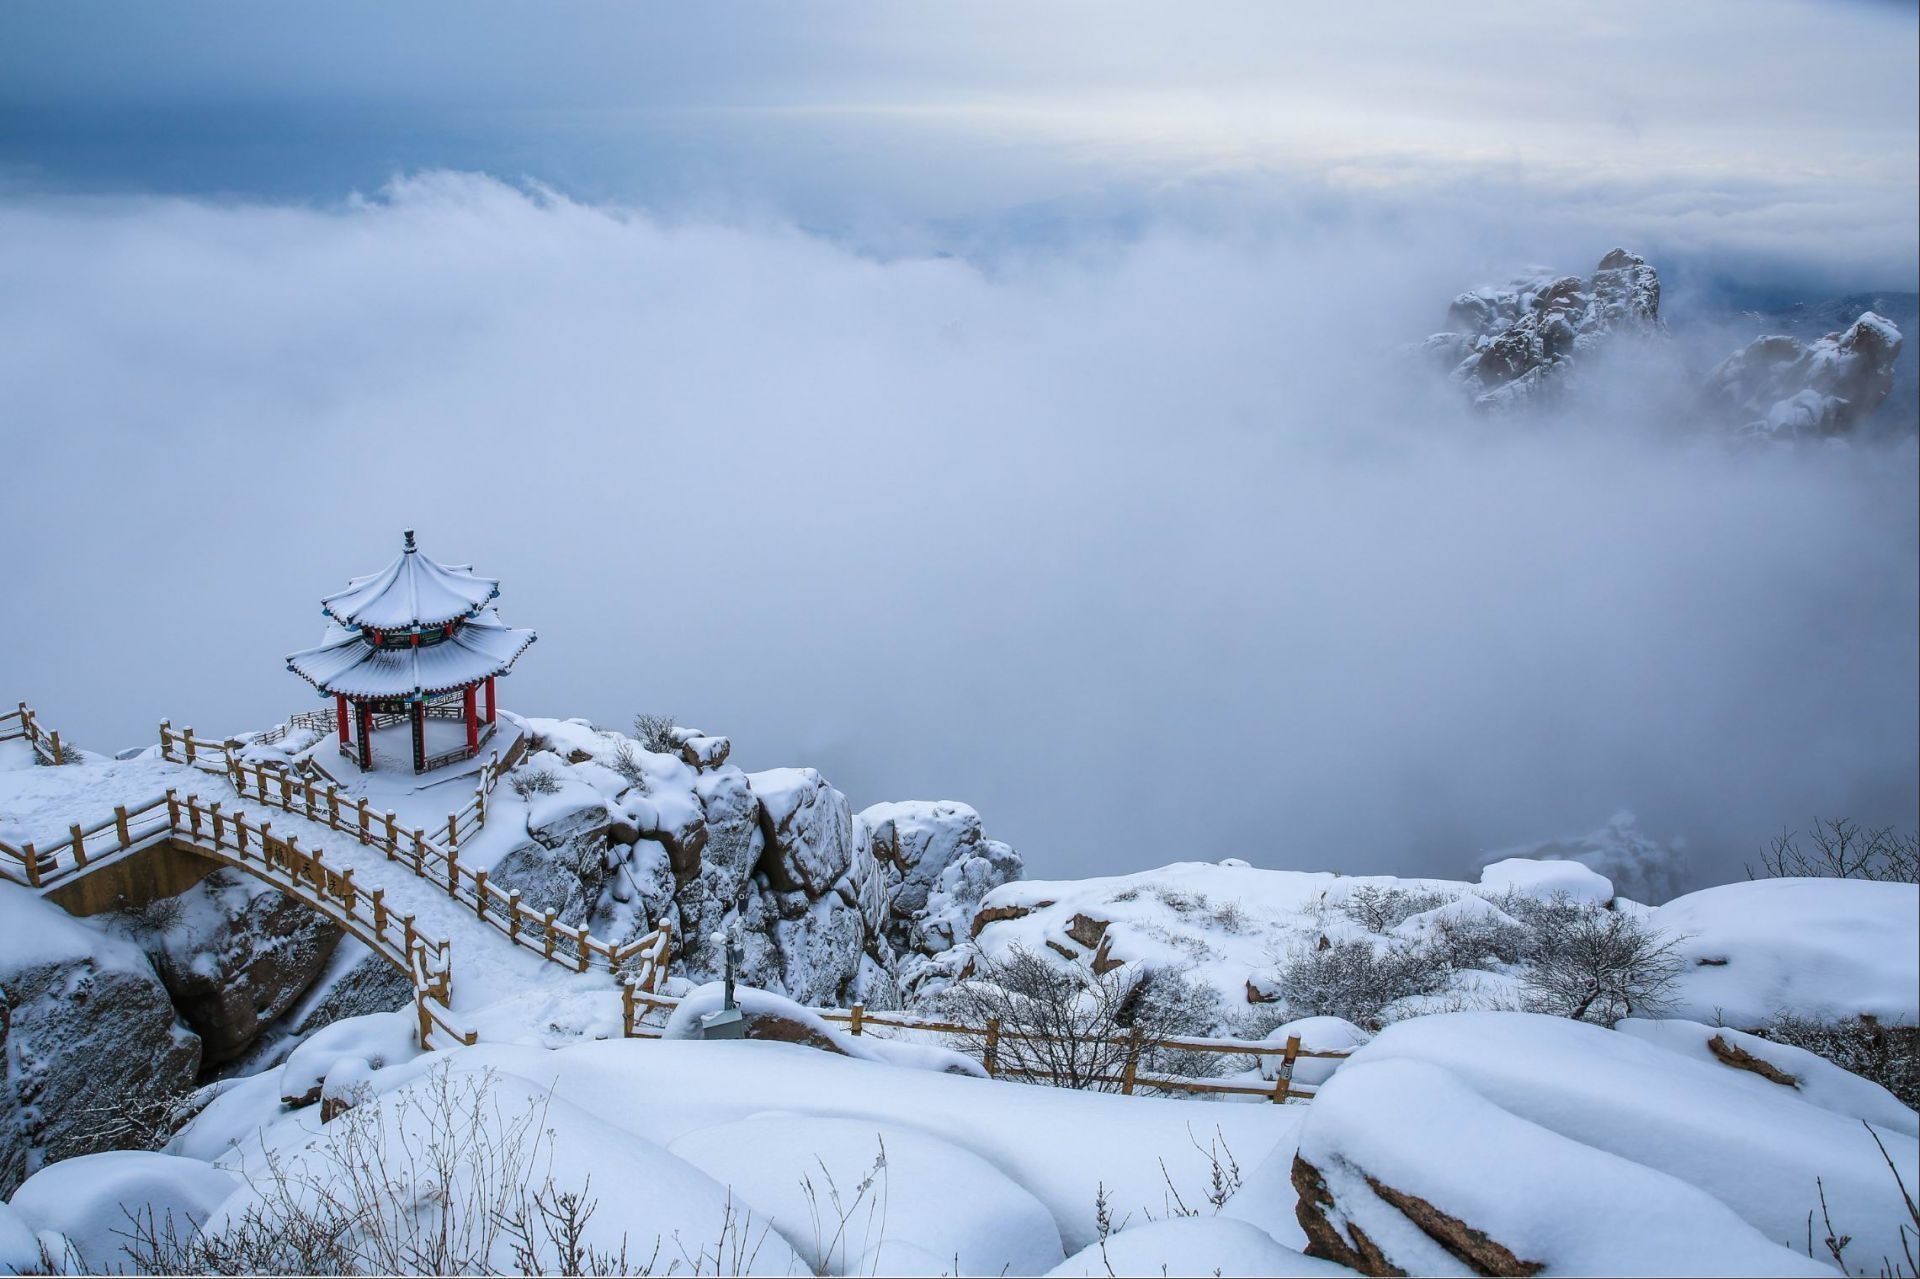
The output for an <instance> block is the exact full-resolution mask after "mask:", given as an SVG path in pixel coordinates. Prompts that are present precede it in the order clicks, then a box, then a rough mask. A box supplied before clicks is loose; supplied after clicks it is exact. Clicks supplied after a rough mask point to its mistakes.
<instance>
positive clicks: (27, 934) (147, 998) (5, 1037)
mask: <svg viewBox="0 0 1920 1279" xmlns="http://www.w3.org/2000/svg"><path fill="white" fill-rule="evenodd" d="M0 1060H3V1061H4V1063H5V1086H4V1089H3V1090H0V1194H11V1193H12V1192H13V1189H14V1187H16V1186H17V1185H19V1183H20V1181H21V1179H22V1178H23V1177H25V1176H26V1175H27V1174H29V1173H31V1172H33V1171H34V1170H36V1169H37V1168H39V1167H40V1166H41V1165H42V1164H43V1163H48V1162H51V1161H53V1160H57V1159H67V1158H70V1157H72V1156H74V1155H84V1154H91V1153H93V1152H95V1151H99V1150H105V1149H109V1148H111V1147H112V1146H114V1145H116V1144H126V1142H127V1136H126V1131H125V1125H126V1124H127V1123H129V1122H133V1123H136V1124H137V1123H139V1122H141V1121H142V1119H143V1117H144V1116H145V1115H146V1114H148V1113H149V1112H151V1111H153V1110H156V1109H159V1108H164V1107H165V1106H166V1105H167V1104H168V1103H169V1102H170V1101H171V1099H173V1098H177V1097H180V1096H184V1095H185V1094H186V1093H187V1092H188V1091H189V1090H191V1089H192V1088H193V1087H194V1084H195V1081H196V1080H197V1078H198V1076H199V1071H200V1040H199V1037H198V1036H196V1035H194V1034H193V1033H192V1032H191V1031H189V1030H187V1029H186V1028H185V1027H184V1026H182V1025H181V1024H180V1023H179V1021H178V1019H177V1018H176V1017H175V1015H174V1008H173V1002H172V1000H171V999H169V998H168V995H167V989H166V987H165V986H164V985H162V984H161V981H160V979H159V977H158V976H157V975H155V973H154V971H153V967H152V965H151V964H149V963H148V961H147V958H146V956H145V955H144V954H142V953H141V951H140V950H139V949H138V948H137V947H136V946H134V945H133V944H132V943H131V942H129V941H127V940H125V939H123V938H119V937H115V936H111V935H109V934H107V933H106V932H105V931H103V930H100V929H96V928H93V927H90V926H89V925H86V924H83V923H81V922H80V921H78V920H75V919H72V918H70V917H69V916H67V915H66V914H65V913H64V912H63V911H61V910H60V909H59V908H58V907H55V906H52V905H50V904H48V903H46V902H43V901H40V900H38V899H37V898H35V897H33V895H32V894H30V893H28V892H27V890H25V889H22V888H15V887H14V886H12V885H10V884H0Z"/></svg>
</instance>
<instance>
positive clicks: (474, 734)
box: [460, 684, 480, 755]
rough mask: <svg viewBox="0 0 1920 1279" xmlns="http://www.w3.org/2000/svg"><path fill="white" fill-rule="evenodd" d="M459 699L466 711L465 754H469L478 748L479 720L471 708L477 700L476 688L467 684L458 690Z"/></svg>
mask: <svg viewBox="0 0 1920 1279" xmlns="http://www.w3.org/2000/svg"><path fill="white" fill-rule="evenodd" d="M460 700H461V701H462V702H463V703H464V704H465V705H464V707H463V709H464V710H465V711H466V712H467V754H469V755H471V754H473V753H474V752H475V751H477V750H479V749H480V720H479V716H478V715H476V714H475V713H474V708H473V707H474V703H475V702H476V701H478V700H479V698H478V689H477V688H476V687H475V686H474V685H472V684H469V685H467V686H466V687H465V688H464V689H462V690H461V691H460Z"/></svg>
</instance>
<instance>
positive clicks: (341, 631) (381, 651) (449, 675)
mask: <svg viewBox="0 0 1920 1279" xmlns="http://www.w3.org/2000/svg"><path fill="white" fill-rule="evenodd" d="M499 594H500V582H499V580H498V579H497V578H491V577H479V576H476V575H475V574H474V572H473V566H472V565H470V564H442V563H440V562H438V561H437V560H431V559H428V558H427V557H426V556H425V555H422V554H421V553H420V548H419V547H418V546H416V545H414V540H413V530H412V529H408V530H407V531H406V546H405V548H404V549H403V550H402V551H401V552H400V555H399V557H398V558H396V559H395V560H394V561H393V562H392V563H391V564H389V565H387V566H386V567H385V568H383V569H381V570H380V571H379V572H378V573H371V574H369V575H367V576H366V577H356V578H354V579H352V580H351V581H350V582H348V583H347V588H346V589H345V590H343V591H339V592H336V593H335V594H332V595H329V596H327V597H326V598H325V599H323V600H322V601H320V610H321V612H323V613H325V614H326V616H327V630H326V634H325V635H324V636H323V637H322V638H321V641H320V644H319V646H318V647H316V648H309V649H303V650H301V651H300V652H298V653H292V654H289V655H288V657H287V669H288V670H290V671H292V672H293V673H294V674H296V675H298V676H300V677H301V678H302V679H304V680H306V681H307V682H308V683H310V684H312V685H313V686H314V687H315V688H316V689H318V690H320V693H321V695H322V696H330V697H332V698H333V699H334V719H335V722H336V724H337V726H338V728H339V733H340V753H341V754H342V755H345V756H347V757H348V758H350V759H352V760H353V761H354V762H355V763H357V764H359V766H360V767H361V768H362V769H370V768H372V767H373V760H374V753H373V740H374V734H375V732H376V731H378V730H379V729H381V728H386V727H390V726H392V725H396V724H399V723H401V722H403V721H404V722H408V723H410V724H411V725H412V730H413V771H414V772H416V773H424V772H429V771H431V770H433V769H435V768H439V767H441V766H442V765H444V764H449V763H453V762H454V761H456V760H462V759H469V758H471V757H472V756H474V755H475V754H477V753H479V750H480V748H481V747H482V746H483V745H485V744H486V742H487V741H488V740H489V739H490V738H491V737H492V736H493V731H494V722H495V716H496V712H497V704H496V702H495V700H494V680H495V679H497V678H498V677H500V676H502V675H505V674H506V673H507V672H508V671H509V670H511V669H512V667H513V663H514V661H515V659H517V658H518V657H519V656H520V654H521V653H523V652H525V651H526V649H527V646H528V645H529V644H531V643H533V641H534V639H535V636H534V633H533V632H532V631H530V630H514V629H512V628H510V627H507V626H504V625H502V624H501V621H500V617H499V614H498V613H496V612H495V611H494V607H493V601H494V599H495V598H496V597H498V595H499ZM483 688H484V689H485V692H486V707H485V711H484V715H483V713H482V711H481V708H480V705H479V702H480V692H481V690H482V689H483ZM452 719H459V720H464V721H465V724H466V740H465V743H464V745H461V746H457V747H455V748H453V749H450V750H449V749H442V750H439V751H437V752H434V753H429V750H428V740H427V739H428V733H427V725H428V721H429V720H452ZM441 744H442V745H444V744H445V743H444V742H443V743H441Z"/></svg>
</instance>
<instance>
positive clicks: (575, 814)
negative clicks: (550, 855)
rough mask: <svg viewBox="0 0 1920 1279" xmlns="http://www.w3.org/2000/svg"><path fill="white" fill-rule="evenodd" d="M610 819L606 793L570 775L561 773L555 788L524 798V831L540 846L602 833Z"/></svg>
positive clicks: (547, 846) (559, 844) (556, 846)
mask: <svg viewBox="0 0 1920 1279" xmlns="http://www.w3.org/2000/svg"><path fill="white" fill-rule="evenodd" d="M572 772H573V770H568V773H569V774H570V773H572ZM609 821H610V818H609V816H608V813H607V802H606V798H605V796H603V795H602V794H601V793H600V792H599V791H598V790H596V789H594V788H593V787H592V786H591V785H589V784H587V783H586V782H584V781H579V780H575V779H574V778H572V777H571V776H566V775H563V776H562V778H561V781H560V784H559V789H558V790H557V791H554V792H553V793H551V794H541V793H538V792H536V793H534V794H532V795H530V796H529V797H528V800H527V834H528V835H530V836H531V837H532V838H533V839H534V840H535V842H537V843H539V844H540V845H541V847H543V848H559V847H561V846H562V845H565V844H568V843H571V842H572V841H574V840H576V839H580V838H588V839H591V838H592V837H593V836H594V835H595V834H604V833H605V831H606V829H607V826H608V824H609Z"/></svg>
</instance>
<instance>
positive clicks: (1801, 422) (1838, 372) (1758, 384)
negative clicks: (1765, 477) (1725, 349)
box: [1704, 311, 1901, 439]
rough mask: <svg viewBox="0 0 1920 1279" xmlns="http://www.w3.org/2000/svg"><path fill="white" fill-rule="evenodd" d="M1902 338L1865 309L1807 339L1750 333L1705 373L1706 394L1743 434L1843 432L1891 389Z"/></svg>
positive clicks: (1778, 436)
mask: <svg viewBox="0 0 1920 1279" xmlns="http://www.w3.org/2000/svg"><path fill="white" fill-rule="evenodd" d="M1900 346H1901V336H1900V330H1899V329H1898V328H1896V327H1895V326H1894V324H1893V322H1892V321H1891V320H1888V319H1885V318H1883V317H1881V316H1879V315H1876V314H1874V313H1873V312H1872V311H1868V312H1866V313H1864V314H1862V315H1861V316H1860V318H1859V319H1857V320H1855V321H1854V322H1853V323H1852V324H1851V325H1849V326H1848V327H1847V328H1846V329H1845V330H1844V331H1842V332H1838V333H1829V334H1827V335H1826V336H1825V337H1822V338H1818V339H1816V340H1814V341H1811V342H1803V341H1801V340H1800V339H1799V338H1795V337H1787V336H1784V335H1778V334H1776V335H1771V336H1766V337H1758V338H1755V339H1754V340H1753V341H1752V342H1751V343H1749V344H1748V345H1747V346H1746V347H1745V348H1744V349H1743V350H1740V351H1736V352H1734V353H1733V354H1732V355H1730V356H1728V357H1727V358H1726V359H1725V360H1724V361H1722V362H1721V363H1720V365H1719V366H1718V367H1717V368H1715V369H1714V370H1713V372H1712V373H1711V374H1709V375H1708V377H1707V381H1706V385H1705V388H1704V390H1705V394H1706V397H1707V399H1708V401H1709V403H1711V404H1712V405H1713V406H1714V407H1715V409H1716V410H1717V411H1718V412H1719V413H1721V414H1722V415H1724V416H1725V417H1726V418H1727V419H1728V421H1729V422H1730V423H1731V424H1732V425H1733V426H1734V427H1735V428H1736V429H1739V430H1742V431H1744V432H1745V433H1747V434H1750V435H1754V436H1757V437H1761V438H1765V439H1809V438H1812V439H1818V438H1822V437H1830V436H1835V435H1844V434H1846V433H1847V432H1848V431H1851V430H1852V429H1853V428H1854V427H1856V426H1857V425H1859V424H1860V423H1861V422H1863V421H1865V420H1866V419H1867V417H1868V416H1869V415H1870V414H1872V412H1873V411H1874V410H1875V409H1877V408H1879V407H1880V404H1881V402H1882V401H1884V400H1885V399H1886V398H1887V396H1888V394H1889V393H1890V392H1891V391H1892V390H1893V382H1894V362H1895V361H1896V360H1897V359H1898V358H1899V356H1900Z"/></svg>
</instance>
